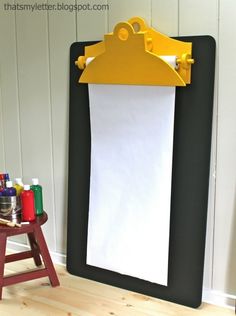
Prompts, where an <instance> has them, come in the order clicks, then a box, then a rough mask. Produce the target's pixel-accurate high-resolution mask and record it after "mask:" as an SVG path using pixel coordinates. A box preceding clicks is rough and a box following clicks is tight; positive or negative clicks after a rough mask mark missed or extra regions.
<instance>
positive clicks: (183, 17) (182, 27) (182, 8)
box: [179, 0, 218, 38]
mask: <svg viewBox="0 0 236 316" xmlns="http://www.w3.org/2000/svg"><path fill="white" fill-rule="evenodd" d="M217 33H218V0H208V1H204V0H199V1H192V0H180V1H179V35H206V34H207V35H211V36H213V37H214V38H217Z"/></svg>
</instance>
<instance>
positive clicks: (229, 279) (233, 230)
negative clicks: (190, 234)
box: [213, 0, 236, 294]
mask: <svg viewBox="0 0 236 316" xmlns="http://www.w3.org/2000/svg"><path fill="white" fill-rule="evenodd" d="M235 16H236V2H235V1H233V0H228V1H223V0H221V1H220V16H219V110H218V117H219V119H218V140H217V143H218V145H217V178H216V181H217V182H216V220H215V247H214V265H213V287H214V288H215V289H216V290H219V291H223V292H226V293H230V294H235V291H236V281H235V280H236V277H235V276H236V248H235V244H236V215H235V214H236V213H235V209H236V172H235V162H236V138H235V135H236V125H235V114H236V107H235V82H236V72H235V69H236V60H235V50H236V42H235V36H236V34H235ZM226 54H227V58H226V57H225V56H226Z"/></svg>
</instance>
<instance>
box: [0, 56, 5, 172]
mask: <svg viewBox="0 0 236 316" xmlns="http://www.w3.org/2000/svg"><path fill="white" fill-rule="evenodd" d="M0 60H2V59H1V57H0ZM1 85H2V81H1V68H0V172H3V170H5V148H4V137H3V136H4V135H3V117H2V89H1Z"/></svg>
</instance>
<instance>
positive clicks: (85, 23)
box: [77, 0, 109, 41]
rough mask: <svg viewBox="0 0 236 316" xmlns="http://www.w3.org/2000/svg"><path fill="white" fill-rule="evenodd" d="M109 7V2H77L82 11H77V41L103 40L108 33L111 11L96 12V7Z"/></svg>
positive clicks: (103, 0) (101, 0) (94, 0)
mask: <svg viewBox="0 0 236 316" xmlns="http://www.w3.org/2000/svg"><path fill="white" fill-rule="evenodd" d="M98 4H99V5H107V0H100V1H98V0H90V1H87V2H86V1H84V0H77V5H78V6H81V10H78V11H77V40H78V41H96V40H102V39H103V35H104V34H105V33H107V14H108V13H109V10H107V9H105V8H104V10H95V8H93V6H94V5H98Z"/></svg>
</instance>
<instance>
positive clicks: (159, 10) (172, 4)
mask: <svg viewBox="0 0 236 316" xmlns="http://www.w3.org/2000/svg"><path fill="white" fill-rule="evenodd" d="M151 23H152V27H154V28H155V29H156V30H157V31H159V32H161V33H164V34H166V35H168V36H178V34H179V1H178V0H166V1H162V0H155V1H152V11H151Z"/></svg>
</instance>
